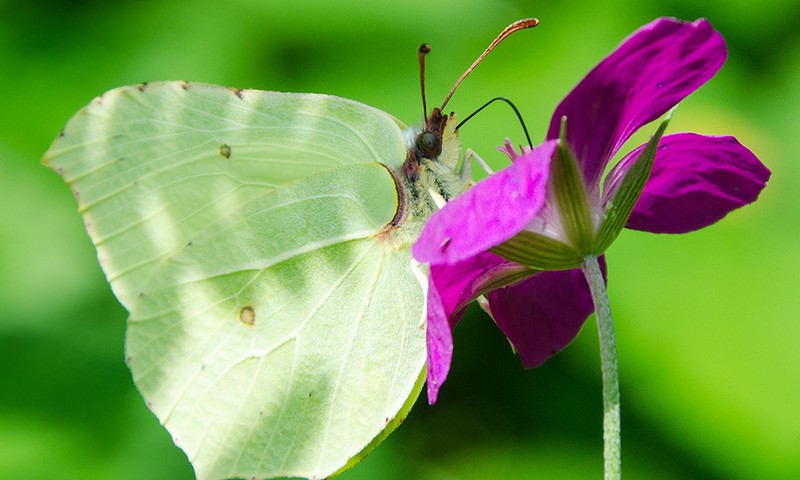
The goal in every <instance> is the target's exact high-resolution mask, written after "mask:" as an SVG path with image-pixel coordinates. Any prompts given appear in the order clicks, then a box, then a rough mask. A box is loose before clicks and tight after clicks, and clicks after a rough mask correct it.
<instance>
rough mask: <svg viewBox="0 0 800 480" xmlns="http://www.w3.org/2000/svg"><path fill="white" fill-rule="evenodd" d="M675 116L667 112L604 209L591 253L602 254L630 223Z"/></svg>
mask: <svg viewBox="0 0 800 480" xmlns="http://www.w3.org/2000/svg"><path fill="white" fill-rule="evenodd" d="M671 118H672V111H670V112H669V113H668V114H667V116H666V117H665V118H664V121H662V122H661V125H659V126H658V129H657V130H656V133H655V134H654V135H653V136H652V138H650V141H649V142H647V144H646V145H645V147H644V149H643V150H642V153H641V154H640V155H639V157H638V158H637V159H636V160H635V161H634V162H633V165H631V167H630V169H628V172H627V173H626V174H625V177H624V178H623V179H622V181H621V183H620V186H619V187H618V188H617V191H616V192H615V193H614V196H613V197H612V198H611V200H609V201H608V202H607V203H606V206H605V208H604V210H603V220H602V221H601V223H600V228H599V229H598V230H597V236H596V237H595V240H594V245H593V247H592V251H591V252H590V253H592V254H594V255H601V254H602V253H603V252H605V251H606V249H607V248H608V247H609V246H610V245H611V244H612V243H613V242H614V240H615V239H616V238H617V236H618V235H619V233H620V232H621V231H622V229H623V228H625V224H626V223H628V217H630V215H631V212H632V211H633V207H634V205H636V202H637V201H638V200H639V196H640V195H641V194H642V190H644V185H645V184H646V183H647V180H648V179H649V178H650V171H651V170H652V168H653V161H654V160H655V158H656V151H657V149H658V142H659V141H660V140H661V137H662V136H663V135H664V131H665V130H666V129H667V125H668V124H669V121H670V119H671Z"/></svg>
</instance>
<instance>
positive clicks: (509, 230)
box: [412, 141, 556, 264]
mask: <svg viewBox="0 0 800 480" xmlns="http://www.w3.org/2000/svg"><path fill="white" fill-rule="evenodd" d="M555 147H556V142H555V141H550V142H545V143H543V144H542V145H540V146H538V147H536V148H535V149H533V150H531V151H530V152H526V153H525V154H523V155H522V156H520V157H519V158H518V159H517V160H516V161H515V162H513V163H512V164H511V165H509V166H508V167H507V168H505V169H503V170H500V171H499V172H497V173H495V174H493V175H491V176H489V177H488V178H486V179H484V180H482V181H480V182H478V183H477V184H476V185H475V186H473V187H472V188H470V189H469V190H467V191H466V192H464V193H463V194H461V195H459V196H458V197H456V198H454V199H453V200H451V201H450V202H448V203H447V205H445V206H444V208H442V209H441V210H439V211H438V212H436V213H434V214H433V215H432V216H431V218H429V219H428V221H427V222H426V224H425V228H424V229H423V230H422V235H420V238H419V239H418V240H417V242H416V243H415V244H414V247H413V249H412V253H413V255H414V258H416V259H417V260H418V261H420V262H428V263H431V264H454V263H456V262H459V261H461V260H465V259H468V258H470V257H473V256H475V255H478V254H480V253H482V252H485V251H486V250H488V249H490V248H491V247H493V246H495V245H499V244H500V243H503V242H504V241H506V240H508V239H509V238H511V237H513V236H514V235H516V234H517V233H519V232H520V231H521V230H522V229H524V228H525V226H526V225H527V224H528V223H529V222H530V221H531V220H532V219H533V217H534V216H536V214H537V213H538V212H539V210H540V209H541V208H542V205H543V204H544V199H545V194H546V184H547V178H548V176H549V172H550V170H549V167H550V158H551V157H552V156H553V152H554V151H555Z"/></svg>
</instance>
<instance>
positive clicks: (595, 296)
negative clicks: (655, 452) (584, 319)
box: [581, 255, 622, 480]
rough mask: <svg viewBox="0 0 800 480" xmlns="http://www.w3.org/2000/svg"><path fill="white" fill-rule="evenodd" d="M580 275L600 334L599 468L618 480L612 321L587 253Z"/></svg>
mask: <svg viewBox="0 0 800 480" xmlns="http://www.w3.org/2000/svg"><path fill="white" fill-rule="evenodd" d="M581 270H583V275H584V276H585V277H586V281H587V282H589V289H590V290H591V292H592V300H593V301H594V310H595V313H596V314H597V329H598V331H599V333H600V359H601V363H602V370H603V445H604V448H603V470H604V472H605V477H604V478H605V480H618V479H619V478H621V476H622V472H621V465H620V434H619V432H620V427H619V425H620V422H619V372H618V369H617V346H616V340H615V339H614V321H613V320H612V318H611V305H610V304H609V302H608V292H607V291H606V282H605V280H604V279H603V272H602V271H601V270H600V265H599V263H598V262H597V257H595V256H591V255H590V256H588V257H586V258H584V259H583V264H582V265H581Z"/></svg>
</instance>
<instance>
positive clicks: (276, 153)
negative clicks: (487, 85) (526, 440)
mask: <svg viewBox="0 0 800 480" xmlns="http://www.w3.org/2000/svg"><path fill="white" fill-rule="evenodd" d="M405 158H406V149H405V143H404V140H403V132H402V130H401V126H400V125H399V124H398V122H397V121H396V120H394V119H393V118H392V117H390V116H389V115H387V114H385V113H383V112H381V111H379V110H376V109H373V108H370V107H367V106H364V105H361V104H358V103H356V102H352V101H349V100H345V99H341V98H337V97H330V96H324V95H310V94H286V93H276V92H259V91H250V90H245V91H238V90H232V89H226V88H223V87H215V86H210V85H201V84H194V83H191V84H187V83H179V82H166V83H156V84H149V85H140V86H139V87H123V88H120V89H116V90H113V91H111V92H108V93H106V94H105V95H103V96H101V97H99V98H97V99H95V100H94V101H93V102H92V103H91V104H90V105H89V106H87V107H86V108H85V109H83V110H82V111H81V112H79V113H78V114H76V115H75V117H73V119H72V120H70V122H69V124H68V125H67V127H66V128H65V130H64V132H63V133H62V135H61V136H60V137H59V138H58V139H57V140H56V141H55V142H54V144H53V146H52V147H51V149H50V150H49V151H48V153H47V154H46V156H45V162H46V163H48V164H49V165H50V166H52V167H53V168H54V169H55V170H56V171H58V172H59V173H60V174H61V175H62V176H63V177H64V179H65V181H66V182H67V183H68V184H69V185H70V186H71V188H72V189H73V192H74V194H75V196H76V198H78V201H79V204H80V209H81V212H82V213H83V215H84V219H85V221H86V225H87V230H88V231H89V233H90V235H91V237H92V240H93V241H94V243H95V245H96V246H97V250H98V257H99V258H100V261H101V263H102V265H103V268H104V270H105V272H106V275H107V277H108V279H109V282H110V283H111V286H112V288H113V289H114V292H115V293H116V295H117V297H118V298H119V299H120V301H121V302H122V303H123V305H125V307H126V308H128V310H129V311H130V312H131V316H130V318H129V324H128V333H127V340H126V355H127V362H128V365H129V366H130V368H131V371H132V373H133V377H134V381H135V382H136V384H137V387H138V388H139V390H140V391H141V392H142V395H143V396H144V398H145V400H146V401H147V404H148V406H149V407H150V408H151V410H153V412H154V413H155V414H156V415H157V416H158V418H159V419H160V421H161V422H162V423H163V424H164V425H165V426H166V427H167V429H168V430H169V431H170V433H171V434H172V436H173V439H174V441H175V443H176V444H177V445H179V446H180V447H181V448H182V449H183V450H184V451H185V452H186V453H187V455H188V457H189V459H190V460H191V462H192V464H193V466H194V468H195V472H196V473H197V476H198V478H201V479H215V478H228V477H245V478H270V477H280V476H298V477H317V478H321V477H326V476H329V475H331V474H333V473H335V472H337V471H338V470H340V469H342V468H345V467H346V466H348V465H351V464H352V463H353V462H355V461H357V460H358V459H360V458H362V457H363V455H364V454H365V452H366V451H367V450H368V448H371V447H372V446H374V445H376V444H377V442H379V441H380V440H381V439H382V438H384V437H385V436H386V435H387V434H388V432H389V431H391V429H393V428H394V427H396V426H397V425H398V424H399V423H400V421H401V420H402V417H403V416H404V415H405V413H406V412H407V411H408V408H410V405H411V404H412V403H413V400H414V399H415V398H416V396H417V395H418V393H419V390H420V388H421V385H422V382H421V380H420V379H421V378H422V377H421V375H424V374H423V373H422V372H423V367H424V361H425V338H424V329H423V328H421V327H422V326H423V325H424V323H423V320H424V314H425V293H424V284H423V282H421V281H420V280H419V279H420V278H421V275H420V274H419V272H415V271H414V269H413V268H412V266H411V265H412V262H411V256H410V245H409V244H408V243H407V241H403V240H402V238H403V237H402V236H391V235H389V234H387V230H386V227H387V224H389V223H390V222H391V221H392V219H393V218H394V216H395V213H396V212H397V209H398V208H399V206H398V198H399V197H400V196H399V195H398V191H397V184H396V182H395V180H394V178H393V175H392V174H391V173H390V171H389V169H387V166H388V167H390V168H399V167H400V166H401V165H402V162H403V161H404V160H405Z"/></svg>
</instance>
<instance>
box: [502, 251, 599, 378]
mask: <svg viewBox="0 0 800 480" xmlns="http://www.w3.org/2000/svg"><path fill="white" fill-rule="evenodd" d="M600 267H601V268H602V269H603V274H604V275H605V271H606V270H605V269H606V265H605V260H604V257H600ZM489 306H490V308H491V311H492V315H493V316H494V320H495V322H497V326H498V327H500V330H502V331H503V333H504V334H505V336H506V337H507V338H508V339H509V340H510V341H511V343H512V344H513V345H514V348H516V349H517V351H518V352H519V356H520V358H521V360H522V364H523V365H524V366H525V368H531V367H536V366H539V365H541V364H542V363H544V361H545V360H547V359H548V358H550V357H551V356H553V355H555V354H556V353H558V352H559V351H561V350H562V349H563V348H564V347H566V346H567V345H568V344H569V343H570V342H571V341H572V340H573V339H574V338H575V337H576V336H577V335H578V332H580V330H581V327H582V326H583V323H584V322H585V321H586V319H587V318H588V317H589V315H591V314H592V312H594V304H593V303H592V295H591V292H590V291H589V285H588V284H587V283H586V279H585V278H584V276H583V273H582V272H581V270H580V269H573V270H560V271H550V272H542V273H539V274H537V275H535V276H533V277H530V278H528V279H527V280H524V281H522V282H520V283H518V284H516V285H512V286H510V287H505V288H500V289H497V290H493V291H491V292H490V293H489Z"/></svg>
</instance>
